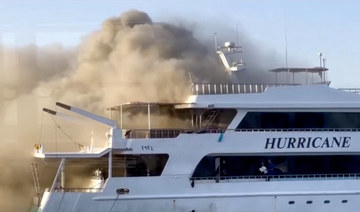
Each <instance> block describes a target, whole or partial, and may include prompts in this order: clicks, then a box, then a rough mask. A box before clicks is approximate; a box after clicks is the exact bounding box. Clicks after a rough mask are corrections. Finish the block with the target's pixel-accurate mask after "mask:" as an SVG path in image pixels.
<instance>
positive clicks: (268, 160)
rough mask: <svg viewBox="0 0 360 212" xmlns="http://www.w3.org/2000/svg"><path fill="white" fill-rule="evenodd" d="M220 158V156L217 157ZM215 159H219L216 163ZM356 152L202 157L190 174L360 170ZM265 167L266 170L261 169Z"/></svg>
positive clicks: (302, 172) (291, 173)
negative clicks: (345, 153) (351, 153)
mask: <svg viewBox="0 0 360 212" xmlns="http://www.w3.org/2000/svg"><path fill="white" fill-rule="evenodd" d="M217 158H219V159H217ZM216 160H220V163H218V165H215V164H216V162H215V161H216ZM358 164H360V156H358V155H318V156H213V155H211V156H210V155H208V156H205V157H204V158H203V159H202V160H201V161H200V163H199V164H198V165H197V166H196V169H195V171H194V174H193V177H216V176H220V177H221V176H224V177H225V176H249V175H264V174H268V175H293V174H302V175H303V174H345V173H347V174H350V173H360V166H359V165H358ZM263 166H264V167H266V169H267V173H264V172H262V171H261V167H263Z"/></svg>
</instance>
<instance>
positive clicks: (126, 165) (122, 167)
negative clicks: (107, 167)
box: [112, 153, 169, 177]
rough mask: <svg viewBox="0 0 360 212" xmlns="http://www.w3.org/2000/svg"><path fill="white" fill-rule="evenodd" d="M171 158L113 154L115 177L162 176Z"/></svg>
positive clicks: (162, 155)
mask: <svg viewBox="0 0 360 212" xmlns="http://www.w3.org/2000/svg"><path fill="white" fill-rule="evenodd" d="M168 158H169V155H167V154H148V155H147V154H146V155H124V154H116V153H114V154H113V167H112V174H113V177H140V176H160V175H161V173H162V171H163V170H164V167H165V165H166V162H167V160H168Z"/></svg>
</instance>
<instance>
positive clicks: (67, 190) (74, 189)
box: [54, 188, 104, 193]
mask: <svg viewBox="0 0 360 212" xmlns="http://www.w3.org/2000/svg"><path fill="white" fill-rule="evenodd" d="M103 190H104V188H55V189H54V192H79V193H80V192H81V193H97V192H102V191H103Z"/></svg>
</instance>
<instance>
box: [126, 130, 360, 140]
mask: <svg viewBox="0 0 360 212" xmlns="http://www.w3.org/2000/svg"><path fill="white" fill-rule="evenodd" d="M359 131H360V128H289V129H281V128H280V129H258V128H256V129H231V130H229V129H227V130H226V129H150V130H149V129H132V130H126V129H124V130H123V138H124V139H129V138H176V137H177V136H179V135H180V134H205V133H225V132H359Z"/></svg>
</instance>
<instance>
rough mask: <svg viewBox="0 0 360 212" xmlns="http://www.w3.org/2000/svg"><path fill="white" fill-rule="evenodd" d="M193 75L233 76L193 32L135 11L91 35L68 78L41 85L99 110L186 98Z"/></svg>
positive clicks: (209, 78) (201, 77) (204, 78)
mask: <svg viewBox="0 0 360 212" xmlns="http://www.w3.org/2000/svg"><path fill="white" fill-rule="evenodd" d="M189 75H191V77H192V78H193V80H196V81H208V82H209V81H213V80H215V79H217V80H219V79H223V81H224V80H226V79H227V75H226V73H224V72H223V71H222V67H221V66H220V64H219V62H218V60H217V58H215V57H214V55H213V52H210V51H209V49H208V48H207V47H206V46H204V45H203V44H202V43H200V42H199V41H198V40H197V39H196V38H194V36H193V32H191V31H189V30H187V29H186V28H184V27H181V26H175V25H171V24H166V23H153V22H152V21H151V19H150V17H149V16H148V15H147V14H146V13H143V12H139V11H129V12H126V13H124V14H122V15H121V16H120V17H114V18H111V19H108V20H106V21H105V22H104V23H103V25H102V29H101V30H99V31H97V32H94V33H93V34H91V35H89V36H88V38H87V39H86V40H85V42H84V43H83V44H82V46H81V47H80V52H79V55H78V57H77V61H76V67H74V70H72V71H71V72H68V75H67V76H65V77H63V78H62V79H60V80H59V79H57V80H53V81H51V82H48V83H44V84H42V85H41V86H45V87H52V88H53V90H54V95H55V96H56V97H57V98H58V99H60V100H61V101H64V102H71V103H73V104H75V105H77V106H81V107H85V108H88V109H91V110H93V111H94V110H98V111H99V110H101V109H103V108H104V106H112V105H117V104H119V103H124V102H130V101H144V102H146V101H156V102H182V101H184V100H185V98H186V97H187V96H188V94H189V91H190V90H189V88H190V87H189V83H190V81H189V78H190V77H189ZM74 96H76V97H77V98H74Z"/></svg>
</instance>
